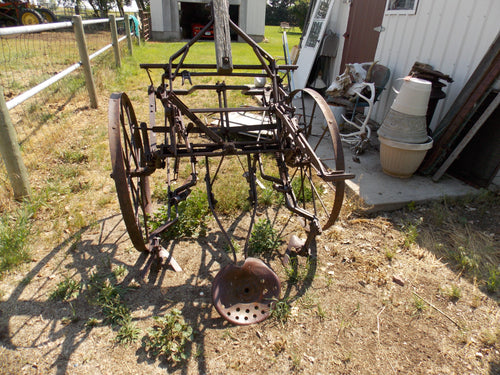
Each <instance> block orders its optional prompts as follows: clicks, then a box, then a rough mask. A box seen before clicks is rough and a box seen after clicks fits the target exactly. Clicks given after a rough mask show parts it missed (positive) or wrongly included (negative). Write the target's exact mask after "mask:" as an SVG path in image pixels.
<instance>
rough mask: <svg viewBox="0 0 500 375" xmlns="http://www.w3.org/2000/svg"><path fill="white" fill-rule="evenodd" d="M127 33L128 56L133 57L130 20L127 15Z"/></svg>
mask: <svg viewBox="0 0 500 375" xmlns="http://www.w3.org/2000/svg"><path fill="white" fill-rule="evenodd" d="M125 32H126V33H127V45H128V54H129V55H130V56H132V52H133V51H132V35H130V18H129V16H128V14H125Z"/></svg>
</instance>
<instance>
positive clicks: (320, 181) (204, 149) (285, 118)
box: [109, 0, 352, 324]
mask: <svg viewBox="0 0 500 375" xmlns="http://www.w3.org/2000/svg"><path fill="white" fill-rule="evenodd" d="M211 6H212V19H211V20H210V22H209V23H208V24H207V25H206V26H205V27H204V29H203V30H202V31H201V32H200V33H198V34H197V35H196V36H195V37H194V38H193V39H192V40H191V41H189V42H188V43H187V44H186V45H185V46H184V47H182V48H181V49H180V50H179V51H177V52H176V53H175V54H174V55H172V56H171V57H170V59H169V61H168V62H167V63H164V64H141V68H143V69H145V70H146V71H147V73H148V76H149V78H150V81H151V84H150V86H149V88H148V97H149V116H148V117H149V121H148V122H142V121H138V119H137V118H136V114H135V112H134V109H133V107H132V104H131V102H130V100H129V98H128V97H127V95H126V94H124V93H115V94H113V95H112V96H111V98H110V101H109V142H110V150H111V160H112V169H113V172H112V177H113V179H114V180H115V184H116V190H117V194H118V200H119V203H120V208H121V211H122V215H123V220H124V222H125V224H126V227H127V231H128V233H129V236H130V239H131V241H132V243H133V245H134V247H135V248H136V249H137V250H139V251H145V252H149V253H150V259H151V261H152V260H154V259H159V258H165V257H169V256H170V255H169V254H168V252H167V251H166V250H165V248H164V247H163V246H162V241H161V236H160V235H161V233H162V232H164V231H167V230H168V229H169V228H171V227H172V226H173V225H175V223H176V222H177V221H178V220H179V203H180V202H182V201H184V200H186V199H187V198H188V196H189V194H190V193H191V191H192V190H193V187H194V186H195V185H196V184H197V183H198V182H199V179H200V178H199V176H202V175H204V183H205V186H206V191H207V200H208V206H209V208H210V210H211V211H212V213H213V215H214V217H215V220H216V222H217V224H218V225H219V227H220V230H221V232H222V233H223V234H224V237H225V238H226V240H227V245H228V246H229V247H230V249H231V250H232V253H233V260H234V261H233V263H232V264H229V265H228V266H226V267H224V268H222V270H221V271H220V272H219V273H218V274H217V276H216V277H215V279H214V282H213V287H212V300H213V303H214V305H215V307H216V309H217V311H218V312H219V313H220V314H221V315H222V316H223V317H224V318H225V319H227V320H229V321H230V322H232V323H235V324H250V323H256V322H260V321H262V320H264V319H265V318H266V317H268V316H269V314H270V311H271V308H272V303H273V302H272V301H273V300H275V299H276V298H278V297H279V294H280V281H279V279H278V277H277V276H276V274H275V273H274V272H273V271H272V270H271V268H270V267H268V266H267V265H266V264H265V263H264V262H263V261H261V260H259V259H256V258H252V257H248V252H247V248H248V242H249V238H250V234H251V231H252V227H253V226H254V222H255V217H256V212H257V210H258V193H259V189H258V186H261V187H262V186H264V184H263V183H262V182H264V183H266V184H267V185H268V186H272V188H273V189H274V190H275V191H277V192H279V193H280V194H282V196H283V202H284V206H285V207H286V208H287V209H288V210H289V211H291V212H292V213H293V214H294V216H298V217H299V218H302V219H301V220H302V222H303V223H304V227H305V236H304V239H303V240H301V241H298V237H297V236H292V239H291V244H289V249H291V248H294V249H295V251H296V253H297V254H302V255H307V254H308V253H309V248H310V247H311V245H312V244H313V241H314V239H315V237H316V236H317V235H318V234H320V233H321V232H322V231H323V230H325V229H327V228H329V227H331V226H332V225H333V223H334V222H335V220H336V218H337V216H338V215H339V212H340V209H341V206H342V201H343V196H344V184H345V179H346V178H350V177H352V176H350V175H348V174H346V173H345V172H344V160H343V153H342V146H341V141H340V136H339V133H338V129H337V124H336V122H335V119H334V117H333V114H332V112H331V111H330V108H329V107H328V105H327V104H326V102H325V100H324V99H323V98H322V96H321V95H319V94H318V93H317V92H315V91H314V90H311V89H301V90H295V91H292V92H288V91H287V87H286V85H285V82H284V81H285V79H286V77H287V75H289V74H291V72H293V70H294V69H295V68H296V66H293V65H286V64H285V65H278V64H277V61H276V59H275V58H273V57H272V56H270V55H269V54H268V53H267V52H266V51H264V50H263V49H262V48H261V47H260V46H259V45H258V44H256V43H255V42H254V41H253V40H252V39H251V38H250V37H249V36H248V35H247V34H245V33H244V32H243V31H242V30H241V29H240V28H239V27H238V26H237V25H236V24H235V23H233V22H232V21H231V20H230V19H229V14H228V4H227V1H226V0H215V1H214V2H213V3H212V4H211ZM211 28H213V30H214V34H215V51H216V62H215V63H213V64H192V63H186V62H185V61H186V60H188V59H187V57H188V54H189V52H190V49H191V48H192V47H193V45H194V44H195V43H196V42H198V41H199V40H200V38H201V37H202V35H204V31H206V30H209V29H211ZM230 30H232V31H233V32H234V33H236V34H237V35H238V36H239V38H240V39H241V40H243V41H245V42H246V43H247V44H248V45H249V46H250V47H251V50H252V51H253V53H254V55H255V56H256V58H257V60H258V61H259V63H258V64H255V65H250V64H249V65H238V64H233V59H232V55H231V40H230V34H231V33H230ZM205 43H207V42H205ZM153 71H160V72H161V82H160V83H159V84H157V85H155V84H154V83H153V79H152V72H153ZM206 77H221V79H227V80H231V82H233V81H238V79H239V80H242V79H245V78H248V79H252V80H254V79H255V78H256V77H257V78H260V79H262V78H265V79H266V81H267V82H269V84H268V85H264V86H263V87H256V86H255V85H244V84H238V83H236V84H233V83H231V82H228V83H226V81H224V80H222V81H218V82H217V83H206V82H209V81H208V79H207V78H206ZM233 77H243V78H238V79H236V80H234V79H233ZM197 79H199V80H200V81H201V82H202V83H201V84H196V83H193V81H195V80H197ZM258 86H260V85H258ZM186 87H187V88H186ZM234 92H236V93H237V92H242V93H243V94H246V95H249V96H252V97H256V98H259V103H258V104H255V105H246V106H240V105H235V106H233V104H232V103H230V101H231V98H233V97H234V96H235V95H232V93H234ZM199 93H205V94H204V95H205V96H204V98H207V97H213V98H216V100H215V102H217V103H218V106H209V107H202V106H201V104H202V103H201V101H203V100H198V101H196V102H195V101H191V102H192V103H193V102H195V103H199V104H200V107H197V108H193V106H188V105H187V104H186V103H185V101H186V100H183V98H186V99H187V98H189V97H192V96H193V95H196V94H199ZM207 94H208V95H207ZM158 109H159V110H158ZM157 110H158V112H159V113H157ZM160 112H163V115H162V116H161V119H160V120H158V118H159V117H160V116H159V114H160ZM157 115H158V116H157ZM248 135H250V137H248ZM318 155H321V158H320V156H318ZM229 158H237V159H238V162H239V163H240V164H241V166H242V167H243V168H244V170H245V172H244V175H243V176H244V177H243V178H245V179H246V181H247V183H248V200H249V202H250V203H251V208H250V211H249V213H248V215H249V220H248V222H249V224H248V225H247V226H248V228H247V235H246V236H245V244H244V246H243V247H242V248H243V253H244V257H245V262H244V264H243V265H242V266H239V265H238V264H237V255H236V251H235V248H234V241H233V240H232V238H231V237H232V236H231V233H230V231H229V230H227V229H226V228H224V225H223V221H222V220H221V219H220V218H219V215H218V214H217V200H216V197H215V194H214V184H215V183H216V181H220V180H221V175H220V174H221V173H222V172H221V166H222V165H223V163H224V162H225V160H227V159H229ZM242 160H243V161H242ZM271 162H272V164H273V165H272V166H271V165H270V163H271ZM183 163H184V164H183ZM181 165H184V167H180V166H181ZM186 167H187V169H188V172H187V179H186V180H185V181H184V182H178V181H177V177H178V176H179V175H180V174H182V172H183V171H184V172H185V170H186ZM201 168H204V169H205V170H204V173H202V172H200V171H199V169H201ZM157 170H166V185H167V186H166V189H167V191H168V199H167V204H166V205H167V209H166V212H167V213H168V215H167V216H168V217H167V220H166V221H165V222H164V223H163V224H162V225H160V226H159V227H157V228H156V229H154V230H152V229H151V228H150V226H149V224H148V222H149V220H150V218H151V215H152V211H153V207H154V204H153V202H152V199H151V192H150V178H152V174H153V173H155V172H156V171H157ZM185 173H186V172H185ZM148 264H150V262H149V263H148Z"/></svg>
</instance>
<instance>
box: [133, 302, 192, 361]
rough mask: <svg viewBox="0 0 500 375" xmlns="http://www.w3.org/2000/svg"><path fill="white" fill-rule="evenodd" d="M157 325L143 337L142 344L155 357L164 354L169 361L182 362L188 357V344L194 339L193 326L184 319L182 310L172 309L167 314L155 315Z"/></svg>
mask: <svg viewBox="0 0 500 375" xmlns="http://www.w3.org/2000/svg"><path fill="white" fill-rule="evenodd" d="M153 319H154V320H155V325H154V326H153V328H150V329H149V330H148V332H147V334H146V335H145V336H144V337H143V338H142V346H143V348H144V350H146V351H147V352H148V353H149V355H150V356H151V357H153V358H156V357H158V356H164V357H165V358H166V360H167V361H173V362H181V361H184V360H186V359H187V358H188V352H187V348H186V345H187V343H188V342H189V341H192V340H193V328H192V327H191V326H190V325H189V324H187V323H186V322H185V321H184V318H183V317H182V315H181V312H180V311H179V310H177V309H172V310H171V311H170V312H169V313H168V314H165V316H162V317H161V316H155V317H153Z"/></svg>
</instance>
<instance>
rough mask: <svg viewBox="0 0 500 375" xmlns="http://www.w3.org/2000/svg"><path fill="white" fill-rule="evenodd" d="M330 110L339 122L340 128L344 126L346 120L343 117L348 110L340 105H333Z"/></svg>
mask: <svg viewBox="0 0 500 375" xmlns="http://www.w3.org/2000/svg"><path fill="white" fill-rule="evenodd" d="M330 109H331V111H332V113H333V117H335V121H337V126H338V127H339V128H340V127H342V126H343V125H344V119H343V118H342V115H344V116H345V114H346V109H345V107H343V106H340V105H331V106H330Z"/></svg>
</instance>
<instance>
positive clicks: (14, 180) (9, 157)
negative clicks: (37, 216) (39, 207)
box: [0, 86, 31, 200]
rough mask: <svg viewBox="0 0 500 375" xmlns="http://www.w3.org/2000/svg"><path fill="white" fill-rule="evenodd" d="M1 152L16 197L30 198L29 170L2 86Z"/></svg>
mask: <svg viewBox="0 0 500 375" xmlns="http://www.w3.org/2000/svg"><path fill="white" fill-rule="evenodd" d="M0 134H2V136H1V137H0V154H1V155H2V157H3V160H4V163H5V168H6V169H7V174H8V176H9V180H10V183H11V184H12V190H14V198H15V199H16V200H22V199H23V198H30V196H31V189H30V183H29V180H28V172H27V171H26V166H25V165H24V162H23V159H22V157H21V150H20V149H19V144H18V143H17V135H16V130H15V129H14V125H12V120H11V118H10V115H9V110H8V109H7V103H5V98H4V96H3V87H1V86H0Z"/></svg>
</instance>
